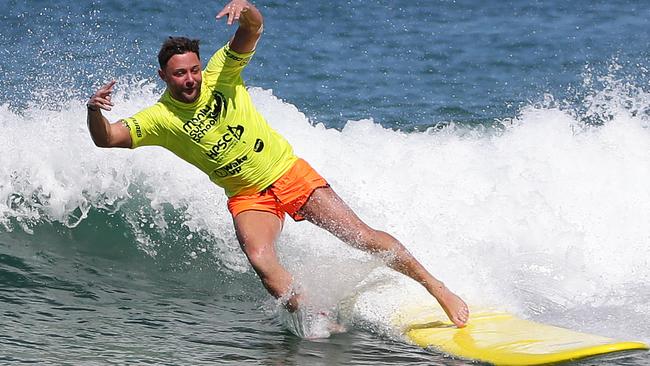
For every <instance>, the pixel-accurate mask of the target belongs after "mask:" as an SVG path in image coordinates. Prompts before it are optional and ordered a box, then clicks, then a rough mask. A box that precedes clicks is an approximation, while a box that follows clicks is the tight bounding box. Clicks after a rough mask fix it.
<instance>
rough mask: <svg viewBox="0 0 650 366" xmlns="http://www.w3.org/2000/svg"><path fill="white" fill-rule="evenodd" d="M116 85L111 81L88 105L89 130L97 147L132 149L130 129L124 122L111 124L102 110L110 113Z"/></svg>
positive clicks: (98, 91)
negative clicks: (112, 95)
mask: <svg viewBox="0 0 650 366" xmlns="http://www.w3.org/2000/svg"><path fill="white" fill-rule="evenodd" d="M114 85H115V81H111V82H110V83H108V84H106V85H104V86H102V87H101V88H100V89H99V90H97V92H96V93H95V94H94V95H93V96H92V97H91V98H90V100H89V101H88V103H87V104H86V106H87V107H88V130H89V131H90V136H91V137H92V139H93V142H94V143H95V145H96V146H99V147H125V148H130V147H131V145H132V141H131V133H130V131H129V129H128V127H126V126H125V125H124V123H122V121H118V122H117V123H110V122H109V121H108V119H106V117H104V116H103V115H102V112H101V110H102V109H103V110H107V111H110V110H111V108H112V106H113V103H112V102H111V93H112V92H113V86H114Z"/></svg>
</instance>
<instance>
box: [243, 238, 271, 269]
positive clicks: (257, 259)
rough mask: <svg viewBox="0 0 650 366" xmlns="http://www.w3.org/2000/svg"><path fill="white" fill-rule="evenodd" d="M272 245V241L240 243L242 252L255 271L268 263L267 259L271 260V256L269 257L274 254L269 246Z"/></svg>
mask: <svg viewBox="0 0 650 366" xmlns="http://www.w3.org/2000/svg"><path fill="white" fill-rule="evenodd" d="M272 245H273V244H272V243H271V244H265V245H251V244H246V243H243V244H242V249H243V250H244V254H246V257H247V258H248V261H249V262H250V263H251V265H252V266H253V268H255V270H256V271H258V272H259V271H260V270H262V271H263V269H264V267H265V266H266V265H267V264H268V263H269V261H270V260H273V258H272V257H270V256H273V255H274V254H273V249H272V247H271V246H272Z"/></svg>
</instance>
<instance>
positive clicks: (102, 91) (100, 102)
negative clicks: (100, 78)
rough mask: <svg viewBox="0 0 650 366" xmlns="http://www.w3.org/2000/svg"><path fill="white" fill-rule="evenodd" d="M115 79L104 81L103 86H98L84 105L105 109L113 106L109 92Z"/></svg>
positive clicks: (111, 91)
mask: <svg viewBox="0 0 650 366" xmlns="http://www.w3.org/2000/svg"><path fill="white" fill-rule="evenodd" d="M115 84H116V81H115V80H111V81H110V82H108V83H106V84H105V85H104V86H102V87H101V88H99V89H98V90H97V91H96V92H95V94H93V96H92V97H90V100H88V103H86V105H87V106H88V107H89V108H91V109H92V108H101V109H103V110H106V111H110V110H111V109H112V107H113V105H114V104H113V102H112V101H111V94H112V93H113V87H114V86H115Z"/></svg>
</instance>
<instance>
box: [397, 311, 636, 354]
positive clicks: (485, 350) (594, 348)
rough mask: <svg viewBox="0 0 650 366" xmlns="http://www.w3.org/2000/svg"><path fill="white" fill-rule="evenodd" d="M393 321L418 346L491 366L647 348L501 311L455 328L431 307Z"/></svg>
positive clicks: (475, 315)
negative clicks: (463, 326) (521, 317)
mask: <svg viewBox="0 0 650 366" xmlns="http://www.w3.org/2000/svg"><path fill="white" fill-rule="evenodd" d="M394 321H395V324H396V325H397V326H398V327H400V329H403V331H404V335H405V337H406V338H407V339H408V340H410V341H411V342H413V343H415V344H417V345H418V346H420V347H423V348H433V349H437V350H439V351H442V352H444V353H447V354H449V355H452V356H457V357H462V358H466V359H471V360H479V361H483V362H488V363H492V364H496V365H542V364H548V363H556V362H562V361H570V360H576V359H580V358H585V357H591V356H597V355H602V354H606V353H611V352H618V351H627V350H647V349H648V346H647V345H646V344H644V343H641V342H621V341H617V340H614V339H611V338H606V337H601V336H596V335H591V334H586V333H580V332H575V331H572V330H569V329H564V328H560V327H555V326H551V325H546V324H541V323H536V322H533V321H529V320H524V319H520V318H518V317H516V316H514V315H512V314H508V313H504V312H493V311H473V312H472V315H471V319H470V321H469V323H468V324H467V326H466V327H465V328H460V329H459V328H456V327H455V326H454V325H453V324H452V323H451V322H449V320H448V319H447V317H446V316H445V314H444V313H443V312H442V309H440V308H437V307H433V306H427V307H419V308H412V309H408V310H405V311H402V312H401V313H399V314H398V315H397V316H396V318H395V320H394Z"/></svg>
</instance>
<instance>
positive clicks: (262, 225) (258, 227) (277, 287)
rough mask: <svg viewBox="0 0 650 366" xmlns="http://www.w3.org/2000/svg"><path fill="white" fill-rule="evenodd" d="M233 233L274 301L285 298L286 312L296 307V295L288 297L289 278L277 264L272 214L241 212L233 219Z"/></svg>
mask: <svg viewBox="0 0 650 366" xmlns="http://www.w3.org/2000/svg"><path fill="white" fill-rule="evenodd" d="M234 223H235V232H236V233H237V239H238V240H239V244H240V245H241V247H242V250H243V251H244V253H245V254H246V257H248V261H249V262H250V263H251V265H252V266H253V269H255V272H256V273H257V275H258V276H259V277H260V279H261V280H262V284H264V287H266V289H267V290H268V291H269V293H271V295H273V296H274V297H275V298H282V297H286V299H287V303H286V305H285V306H286V307H287V309H288V310H289V311H295V310H297V308H298V299H297V295H289V294H288V292H289V291H291V285H292V283H293V277H292V276H291V274H290V273H289V272H287V270H286V269H284V268H283V267H282V265H281V264H280V262H278V256H277V255H276V252H275V241H276V239H277V238H278V236H279V235H280V231H282V221H281V220H280V218H278V217H277V216H276V215H274V214H272V213H269V212H262V211H252V210H251V211H244V212H242V213H240V214H238V215H237V216H236V217H235V218H234Z"/></svg>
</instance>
